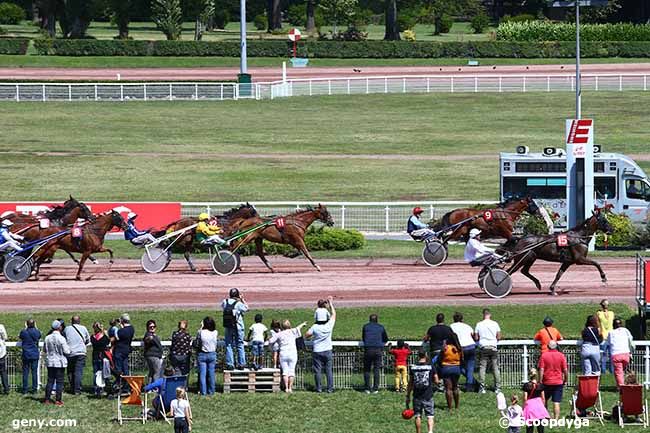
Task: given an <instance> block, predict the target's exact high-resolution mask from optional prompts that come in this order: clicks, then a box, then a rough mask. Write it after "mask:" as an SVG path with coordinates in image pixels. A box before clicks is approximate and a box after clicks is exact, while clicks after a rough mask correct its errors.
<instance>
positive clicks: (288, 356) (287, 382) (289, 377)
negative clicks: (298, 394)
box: [268, 320, 307, 393]
mask: <svg viewBox="0 0 650 433" xmlns="http://www.w3.org/2000/svg"><path fill="white" fill-rule="evenodd" d="M306 324H307V322H302V323H301V324H300V325H298V326H296V327H295V328H292V327H291V322H289V321H288V320H285V321H284V322H282V331H280V332H278V333H277V334H275V335H273V336H272V337H271V338H270V339H269V342H268V343H269V344H273V343H275V342H276V341H277V342H278V343H279V344H280V366H281V368H282V380H283V381H284V390H285V392H288V393H292V392H293V381H294V379H295V376H296V363H297V362H298V349H297V348H296V338H299V337H300V336H301V335H302V334H301V332H300V330H301V329H302V327H303V326H305V325H306Z"/></svg>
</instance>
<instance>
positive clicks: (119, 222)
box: [110, 209, 128, 230]
mask: <svg viewBox="0 0 650 433" xmlns="http://www.w3.org/2000/svg"><path fill="white" fill-rule="evenodd" d="M110 216H111V227H118V228H120V229H122V230H126V229H127V228H128V227H127V226H126V222H125V221H124V218H122V215H120V213H119V212H118V211H116V210H115V209H111V213H110Z"/></svg>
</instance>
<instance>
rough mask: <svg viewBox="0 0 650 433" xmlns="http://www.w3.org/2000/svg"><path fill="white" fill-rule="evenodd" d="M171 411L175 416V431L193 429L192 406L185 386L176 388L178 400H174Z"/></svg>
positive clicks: (181, 431) (186, 432)
mask: <svg viewBox="0 0 650 433" xmlns="http://www.w3.org/2000/svg"><path fill="white" fill-rule="evenodd" d="M169 412H170V413H171V415H172V416H173V417H174V433H188V432H191V431H192V408H191V407H190V402H189V401H188V400H187V394H186V392H185V390H184V389H183V388H176V400H172V402H171V404H170V407H169Z"/></svg>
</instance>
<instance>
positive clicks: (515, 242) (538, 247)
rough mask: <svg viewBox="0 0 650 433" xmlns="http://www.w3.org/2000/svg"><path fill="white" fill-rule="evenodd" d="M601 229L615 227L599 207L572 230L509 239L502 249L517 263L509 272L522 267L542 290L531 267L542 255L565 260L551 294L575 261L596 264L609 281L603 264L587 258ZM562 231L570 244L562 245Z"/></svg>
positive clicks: (561, 260)
mask: <svg viewBox="0 0 650 433" xmlns="http://www.w3.org/2000/svg"><path fill="white" fill-rule="evenodd" d="M599 230H600V231H603V232H605V233H608V234H610V233H611V232H612V227H611V226H610V224H609V222H608V221H607V218H606V217H605V215H604V213H603V212H600V211H599V210H596V211H594V213H593V215H592V216H591V217H589V218H588V219H587V220H585V221H584V222H583V223H582V224H580V225H578V226H576V227H574V228H573V229H571V230H569V231H568V232H565V233H556V234H553V235H545V236H538V235H528V236H524V237H523V238H520V239H516V238H513V239H512V240H510V241H509V242H506V244H504V245H503V247H501V248H500V249H499V250H498V252H503V251H507V252H509V253H510V254H511V255H512V256H513V260H514V264H513V265H512V266H511V267H510V269H508V273H509V274H512V273H514V272H517V271H518V270H520V269H521V273H522V274H524V275H525V276H526V277H528V278H529V279H530V280H531V281H532V282H533V283H535V286H536V287H537V289H538V290H542V285H541V284H540V282H539V280H538V279H537V278H535V277H534V276H533V275H532V274H531V273H530V268H531V266H533V264H534V263H535V261H536V260H537V259H541V260H545V261H547V262H557V263H561V266H560V269H559V270H558V272H557V275H556V276H555V279H554V280H553V283H552V284H551V287H550V290H551V294H553V295H555V294H556V293H555V286H556V285H557V282H558V281H559V280H560V277H562V274H564V272H565V271H566V270H567V269H568V268H569V266H571V265H591V266H595V267H596V269H598V272H599V273H600V278H601V280H602V282H603V283H606V282H607V277H606V276H605V272H603V269H602V268H601V267H600V264H599V263H598V262H596V261H595V260H591V259H589V258H587V254H589V247H588V245H589V241H590V240H591V237H592V236H593V235H594V234H595V233H596V232H597V231H599ZM561 235H564V236H566V239H567V241H568V245H567V246H565V247H562V246H558V237H559V236H561Z"/></svg>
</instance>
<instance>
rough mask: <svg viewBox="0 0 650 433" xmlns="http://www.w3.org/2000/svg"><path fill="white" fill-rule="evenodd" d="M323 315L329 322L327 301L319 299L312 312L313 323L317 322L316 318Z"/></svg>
mask: <svg viewBox="0 0 650 433" xmlns="http://www.w3.org/2000/svg"><path fill="white" fill-rule="evenodd" d="M323 315H325V316H327V320H329V318H330V312H329V310H328V308H327V299H319V300H318V302H317V303H316V310H315V311H314V322H318V318H319V317H320V318H322V317H323Z"/></svg>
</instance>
